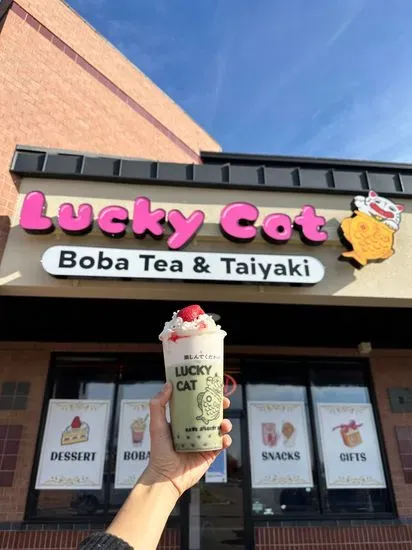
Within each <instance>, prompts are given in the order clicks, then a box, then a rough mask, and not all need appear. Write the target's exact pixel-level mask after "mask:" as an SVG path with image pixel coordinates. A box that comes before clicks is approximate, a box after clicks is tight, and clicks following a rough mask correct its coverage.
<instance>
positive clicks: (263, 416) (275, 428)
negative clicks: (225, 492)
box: [248, 401, 313, 489]
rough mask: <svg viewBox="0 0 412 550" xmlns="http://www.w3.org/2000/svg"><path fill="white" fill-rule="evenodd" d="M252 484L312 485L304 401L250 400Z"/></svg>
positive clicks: (254, 486)
mask: <svg viewBox="0 0 412 550" xmlns="http://www.w3.org/2000/svg"><path fill="white" fill-rule="evenodd" d="M248 425H249V426H248V427H249V445H250V460H251V470H252V487H253V488H254V489H259V488H262V489H263V488H268V487H273V488H275V487H276V488H292V487H306V488H311V487H313V479H312V462H311V453H310V447H309V439H308V431H307V421H306V410H305V404H304V403H303V402H282V401H270V402H267V401H265V402H263V401H249V402H248Z"/></svg>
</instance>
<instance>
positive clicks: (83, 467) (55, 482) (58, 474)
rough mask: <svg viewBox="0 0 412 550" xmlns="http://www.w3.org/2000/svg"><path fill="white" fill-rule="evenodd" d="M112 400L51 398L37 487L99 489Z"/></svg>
mask: <svg viewBox="0 0 412 550" xmlns="http://www.w3.org/2000/svg"><path fill="white" fill-rule="evenodd" d="M109 411H110V401H95V400H91V399H71V400H67V399H50V401H49V409H48V412H47V420H46V426H45V429H44V435H43V443H42V449H41V454H40V462H39V468H38V471H37V479H36V489H100V488H101V486H102V480H103V469H104V461H105V453H106V440H107V428H108V422H109Z"/></svg>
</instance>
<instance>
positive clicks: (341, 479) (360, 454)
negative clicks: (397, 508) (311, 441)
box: [318, 403, 386, 489]
mask: <svg viewBox="0 0 412 550" xmlns="http://www.w3.org/2000/svg"><path fill="white" fill-rule="evenodd" d="M318 417H319V424H320V435H321V443H322V452H323V461H324V464H325V472H326V485H327V487H328V488H329V489H382V488H385V487H386V482H385V475H384V471H383V466H382V460H381V454H380V450H379V444H378V437H377V434H376V427H375V421H374V418H373V411H372V406H371V405H370V404H367V403H362V404H360V403H353V404H350V403H349V404H348V403H344V404H335V403H333V404H332V403H320V404H318Z"/></svg>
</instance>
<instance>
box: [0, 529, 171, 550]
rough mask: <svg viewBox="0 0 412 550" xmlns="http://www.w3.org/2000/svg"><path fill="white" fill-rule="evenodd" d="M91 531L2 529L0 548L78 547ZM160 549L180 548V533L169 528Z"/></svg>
mask: <svg viewBox="0 0 412 550" xmlns="http://www.w3.org/2000/svg"><path fill="white" fill-rule="evenodd" d="M88 533H89V531H78V530H73V529H64V527H63V528H61V529H59V530H52V531H49V530H47V529H45V530H42V531H32V530H30V531H0V548H1V549H2V550H3V549H4V550H15V549H16V548H19V550H33V549H36V550H37V549H38V550H46V549H47V550H71V549H72V548H73V549H76V548H78V546H79V544H80V542H81V541H82V540H83V539H84V538H85V537H86V536H87V535H88ZM158 548H159V550H179V549H180V533H179V531H178V530H176V529H167V531H165V532H164V533H163V536H162V538H161V540H160V543H159V546H158Z"/></svg>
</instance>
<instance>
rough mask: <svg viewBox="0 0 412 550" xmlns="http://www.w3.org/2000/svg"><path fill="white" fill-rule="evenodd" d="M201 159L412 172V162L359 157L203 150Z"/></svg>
mask: <svg viewBox="0 0 412 550" xmlns="http://www.w3.org/2000/svg"><path fill="white" fill-rule="evenodd" d="M200 156H201V159H202V160H203V162H206V163H207V164H222V163H230V164H249V165H254V164H262V163H263V164H266V165H270V164H276V165H286V166H290V165H293V166H296V165H299V166H311V167H315V166H325V167H328V168H336V167H345V168H354V169H355V168H363V169H364V170H369V169H376V168H378V169H380V170H381V169H382V170H409V171H410V172H411V173H412V164H408V163H399V162H380V161H371V160H359V159H337V158H332V157H331V158H326V157H290V156H286V155H259V154H248V153H229V152H215V151H201V153H200Z"/></svg>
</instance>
